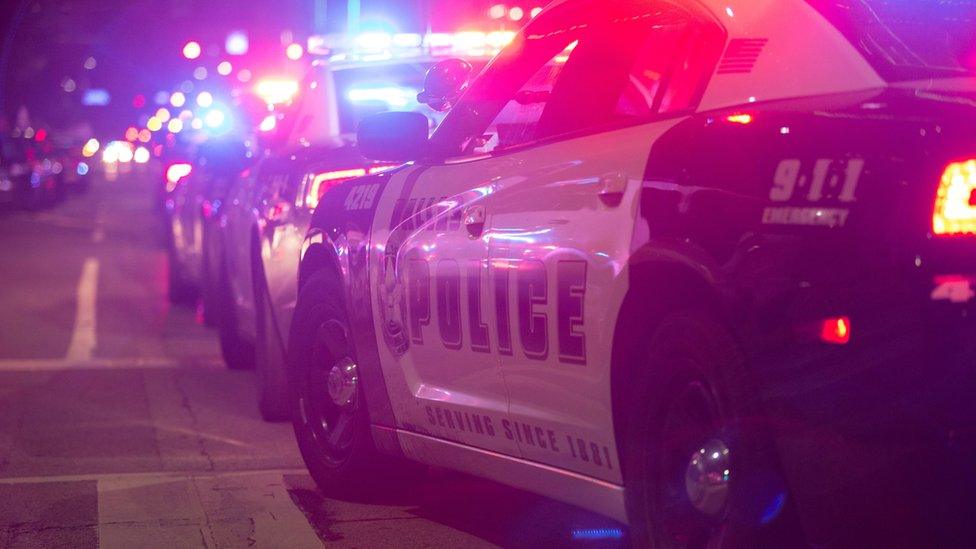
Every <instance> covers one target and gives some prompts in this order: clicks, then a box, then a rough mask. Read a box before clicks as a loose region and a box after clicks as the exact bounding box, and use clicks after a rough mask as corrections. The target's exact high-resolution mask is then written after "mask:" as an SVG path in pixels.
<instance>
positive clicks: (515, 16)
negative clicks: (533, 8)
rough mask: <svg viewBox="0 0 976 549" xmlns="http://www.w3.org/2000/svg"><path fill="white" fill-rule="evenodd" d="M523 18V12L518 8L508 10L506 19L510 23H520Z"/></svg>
mask: <svg viewBox="0 0 976 549" xmlns="http://www.w3.org/2000/svg"><path fill="white" fill-rule="evenodd" d="M523 17H525V10H523V9H522V8H520V7H518V6H515V7H514V8H512V9H510V10H508V18H509V19H511V20H512V21H521V20H522V18H523Z"/></svg>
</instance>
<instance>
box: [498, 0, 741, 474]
mask: <svg viewBox="0 0 976 549" xmlns="http://www.w3.org/2000/svg"><path fill="white" fill-rule="evenodd" d="M602 5H603V6H604V7H603V8H602V9H601V10H600V11H601V12H602V14H603V16H604V17H605V19H603V20H602V21H594V20H593V19H590V20H589V23H590V26H591V28H590V30H589V33H588V34H587V35H585V36H583V37H582V38H581V39H580V41H579V43H578V44H577V46H576V50H577V51H575V52H574V55H573V57H572V58H570V59H569V60H568V62H567V66H566V67H565V69H564V70H565V72H566V74H565V75H564V77H563V78H562V79H560V81H559V82H558V83H557V85H556V87H555V89H553V90H552V92H551V94H550V95H549V96H548V97H546V95H545V94H536V95H535V96H531V95H530V96H529V99H530V100H532V101H545V102H546V103H547V104H546V106H545V111H544V112H543V113H542V116H541V117H540V119H539V120H538V121H537V122H536V123H534V125H532V126H531V127H526V128H522V129H521V130H520V131H522V132H524V133H529V132H531V133H532V134H533V135H534V138H533V139H534V141H535V142H534V143H532V144H531V145H530V146H529V147H528V148H525V149H521V150H517V151H513V152H511V153H510V154H509V155H508V156H507V161H508V162H510V163H511V164H512V165H514V166H517V168H516V169H515V170H514V172H515V173H516V174H518V175H517V176H516V177H509V178H504V179H500V180H498V181H497V182H496V183H495V185H494V187H493V189H492V193H491V194H490V196H489V198H488V199H487V200H486V201H485V204H484V206H485V215H486V217H487V218H488V220H489V229H488V237H489V241H490V254H489V255H490V260H489V263H490V269H489V279H490V280H491V284H492V287H493V288H494V290H495V294H494V305H495V307H494V311H495V313H496V315H497V326H498V327H499V330H500V332H499V334H498V338H499V340H500V341H504V342H505V344H504V345H500V346H499V347H498V348H497V354H498V356H499V359H500V366H501V370H502V375H503V377H504V379H505V381H506V385H507V387H508V389H509V393H510V400H511V404H510V411H509V416H510V420H509V421H510V423H507V424H504V425H503V431H504V432H505V434H506V435H512V436H514V437H515V439H516V441H517V442H518V444H519V446H520V449H521V452H522V455H523V457H525V458H526V459H530V460H532V461H537V462H542V463H547V464H551V465H555V466H558V467H560V468H564V469H569V470H573V471H577V472H580V473H583V474H586V475H589V476H592V477H596V478H600V479H603V480H608V481H611V482H621V476H620V465H619V461H618V459H617V455H616V447H615V440H614V429H613V416H612V411H611V389H610V379H611V376H610V357H611V346H612V341H613V327H614V325H615V323H616V320H617V316H618V313H619V309H620V306H621V303H622V300H623V297H624V295H625V294H626V292H627V271H626V266H627V263H628V259H629V255H630V250H631V243H632V239H633V237H634V226H635V216H636V213H637V208H638V202H639V197H640V192H641V187H642V180H643V176H644V173H645V168H646V164H647V160H648V156H649V151H650V150H651V147H652V146H653V144H654V142H655V141H656V140H657V139H658V137H660V136H661V135H662V134H664V133H665V132H667V131H668V130H669V129H671V128H673V127H674V126H675V125H676V124H678V123H679V122H680V121H681V120H684V119H686V118H687V111H688V110H690V108H691V106H692V104H693V102H694V101H695V100H696V99H695V98H696V97H697V96H698V95H700V90H701V88H702V87H703V86H702V84H703V82H702V81H703V80H704V79H705V75H707V74H710V73H711V71H712V69H713V67H714V63H715V61H717V58H718V57H719V55H720V53H721V48H722V45H723V43H724V39H723V33H722V31H721V30H720V28H719V27H718V26H717V25H715V24H714V23H711V22H708V21H707V20H697V19H695V18H694V17H693V16H692V15H691V14H690V13H687V12H685V11H684V10H683V9H680V8H678V7H677V6H674V5H672V4H670V3H668V2H649V1H647V0H640V1H638V0H621V1H618V2H610V3H603V4H602ZM531 28H532V27H531V25H530V27H529V29H531ZM528 91H529V92H530V93H531V94H534V93H535V90H528ZM530 105H531V104H529V105H527V104H524V103H523V104H520V105H517V106H515V107H514V108H515V109H526V108H530ZM507 123H508V122H507V121H500V124H499V125H498V126H497V127H495V128H494V129H490V130H489V133H492V132H497V133H498V134H499V135H502V136H504V133H505V132H506V131H511V129H510V128H509V129H506V128H505V127H504V124H507ZM502 139H503V140H504V137H503V138H502ZM689 146H693V144H689Z"/></svg>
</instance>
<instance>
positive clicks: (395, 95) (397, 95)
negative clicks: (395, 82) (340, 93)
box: [346, 86, 418, 109]
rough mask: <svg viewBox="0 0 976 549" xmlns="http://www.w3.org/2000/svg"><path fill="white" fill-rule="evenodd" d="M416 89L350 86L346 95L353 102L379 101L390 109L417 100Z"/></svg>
mask: <svg viewBox="0 0 976 549" xmlns="http://www.w3.org/2000/svg"><path fill="white" fill-rule="evenodd" d="M417 93H418V90H414V89H410V88H401V87H397V86H387V87H380V88H352V89H350V90H349V91H348V92H347V93H346V97H348V98H349V100H350V101H352V102H353V103H370V102H374V103H375V102H379V103H384V104H386V106H387V107H389V108H390V109H397V108H400V109H402V108H404V107H406V106H407V105H410V104H412V103H414V102H416V100H417Z"/></svg>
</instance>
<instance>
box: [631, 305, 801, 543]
mask: <svg viewBox="0 0 976 549" xmlns="http://www.w3.org/2000/svg"><path fill="white" fill-rule="evenodd" d="M643 356H644V357H645V359H644V360H645V362H644V364H643V366H644V367H643V368H637V370H636V372H639V373H637V374H636V377H637V378H638V379H637V380H639V381H640V383H639V384H635V385H636V386H638V387H639V389H637V390H636V392H635V394H634V395H633V397H632V399H631V400H630V403H631V406H633V408H634V409H635V411H636V413H635V414H634V416H632V417H631V418H630V421H629V422H628V432H629V436H628V440H627V445H626V447H625V455H624V456H623V457H624V465H625V469H624V472H625V483H626V494H627V504H628V513H629V514H630V518H631V536H632V538H633V540H634V541H635V544H636V545H639V546H653V547H689V548H691V547H744V546H757V545H767V544H769V543H772V544H774V545H779V544H781V543H788V542H787V538H788V536H789V535H791V534H792V533H793V532H792V531H790V529H789V527H788V526H786V524H787V523H788V522H789V520H788V518H787V515H788V514H789V512H788V511H787V510H786V507H787V493H786V487H785V482H784V481H783V479H782V475H781V474H780V473H779V467H778V465H777V460H776V459H775V458H774V453H773V451H772V447H771V445H770V444H768V440H769V438H768V436H767V435H766V434H765V432H764V429H763V427H762V426H761V425H759V423H761V422H759V421H756V420H757V418H760V417H761V415H760V414H759V412H758V409H757V408H758V406H757V405H758V402H757V399H756V393H755V391H753V390H752V389H751V386H752V385H751V383H750V382H749V381H748V379H749V378H748V375H747V373H746V371H745V366H744V360H743V357H742V353H741V352H740V351H739V349H738V348H737V346H736V344H735V342H734V340H733V338H732V337H731V335H730V334H729V333H728V332H727V331H726V330H725V329H724V328H723V327H722V326H721V325H720V324H719V323H717V322H714V321H713V320H711V319H709V318H708V316H707V315H704V314H700V313H678V314H674V315H672V316H670V317H669V318H667V319H666V320H664V321H663V322H662V323H661V325H660V326H659V327H658V328H657V330H656V331H655V333H654V335H653V337H652V338H651V339H650V344H649V346H648V348H647V352H646V353H645V354H644V355H643ZM637 380H635V381H637ZM634 397H636V400H634V399H633V398H634ZM642 403H643V404H642Z"/></svg>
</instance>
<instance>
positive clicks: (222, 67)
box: [217, 61, 234, 76]
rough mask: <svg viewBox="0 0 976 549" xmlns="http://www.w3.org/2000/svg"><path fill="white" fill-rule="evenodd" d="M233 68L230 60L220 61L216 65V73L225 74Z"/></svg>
mask: <svg viewBox="0 0 976 549" xmlns="http://www.w3.org/2000/svg"><path fill="white" fill-rule="evenodd" d="M233 70H234V65H231V64H230V61H221V62H220V63H219V64H218V65H217V74H219V75H221V76H227V75H228V74H230V73H231V72H233Z"/></svg>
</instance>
